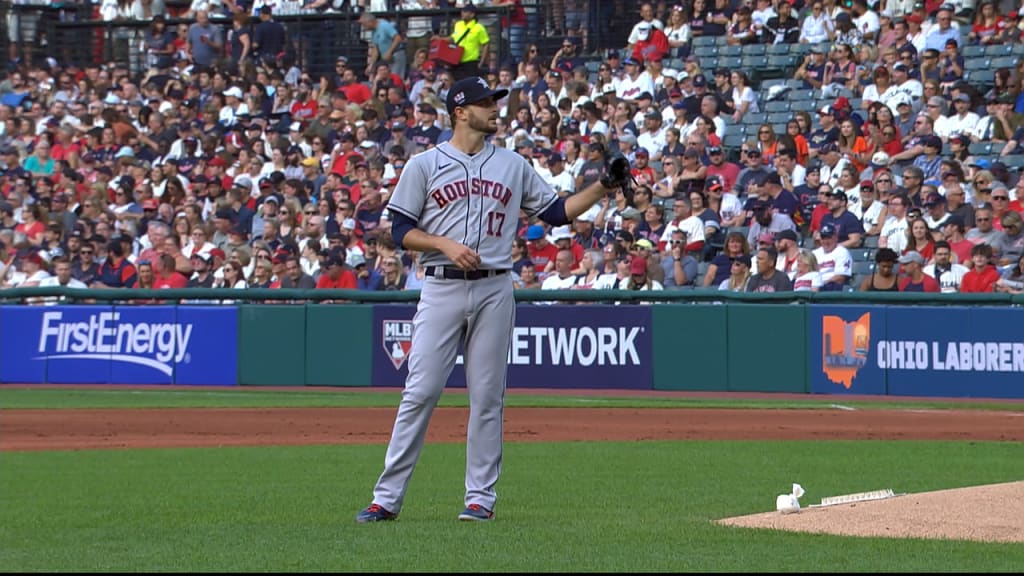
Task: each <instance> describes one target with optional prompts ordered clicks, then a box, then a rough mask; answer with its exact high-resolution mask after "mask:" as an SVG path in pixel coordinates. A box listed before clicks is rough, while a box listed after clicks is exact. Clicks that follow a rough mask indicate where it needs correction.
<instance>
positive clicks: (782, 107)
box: [764, 100, 790, 122]
mask: <svg viewBox="0 0 1024 576" xmlns="http://www.w3.org/2000/svg"><path fill="white" fill-rule="evenodd" d="M789 109H790V103H789V102H788V101H786V100H772V101H771V102H765V103H764V111H765V112H769V113H771V112H789ZM772 122H774V120H772Z"/></svg>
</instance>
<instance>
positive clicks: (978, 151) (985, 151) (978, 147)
mask: <svg viewBox="0 0 1024 576" xmlns="http://www.w3.org/2000/svg"><path fill="white" fill-rule="evenodd" d="M967 152H968V153H969V154H973V155H975V156H987V155H989V154H991V153H992V143H991V142H972V143H971V144H970V145H969V146H967Z"/></svg>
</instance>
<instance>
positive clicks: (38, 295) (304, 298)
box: [0, 286, 1024, 306]
mask: <svg viewBox="0 0 1024 576" xmlns="http://www.w3.org/2000/svg"><path fill="white" fill-rule="evenodd" d="M514 294H515V298H516V301H517V302H519V303H531V304H537V305H563V304H566V305H573V304H590V305H601V304H605V305H637V304H639V305H652V304H655V305H657V304H723V303H730V304H742V303H773V304H797V305H809V304H879V305H886V304H888V305H901V306H911V305H913V306H919V305H920V306H1008V305H1012V306H1024V294H1007V293H987V294H959V293H926V292H810V291H806V292H730V291H720V290H717V289H714V288H689V287H688V288H687V289H686V290H666V291H639V290H573V291H560V290H535V289H527V290H516V291H515V293H514ZM419 297H420V291H419V290H404V291H383V292H378V291H368V290H345V289H298V288H247V289H245V290H239V289H235V288H172V289H157V290H154V289H144V288H121V289H105V288H87V289H81V288H69V287H58V286H50V287H41V286H32V287H23V288H9V289H6V290H3V291H0V304H10V305H15V304H36V305H55V304H62V305H73V304H129V305H130V304H167V305H173V304H190V305H196V304H210V305H225V304H229V305H236V304H307V303H314V304H401V303H415V302H418V301H419Z"/></svg>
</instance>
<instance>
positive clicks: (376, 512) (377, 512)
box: [356, 504, 398, 524]
mask: <svg viewBox="0 0 1024 576" xmlns="http://www.w3.org/2000/svg"><path fill="white" fill-rule="evenodd" d="M395 518H398V514H395V513H394V512H388V511H387V510H385V509H384V507H383V506H381V505H380V504H370V505H369V506H368V507H367V508H366V509H365V510H363V511H362V512H360V513H359V514H356V522H357V523H359V524H365V523H366V522H383V521H385V520H394V519H395Z"/></svg>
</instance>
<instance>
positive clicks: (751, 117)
mask: <svg viewBox="0 0 1024 576" xmlns="http://www.w3.org/2000/svg"><path fill="white" fill-rule="evenodd" d="M742 120H743V123H744V124H747V125H750V124H755V125H761V124H764V123H765V122H767V121H768V114H766V113H765V112H747V114H746V115H745V116H743V119H742Z"/></svg>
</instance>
